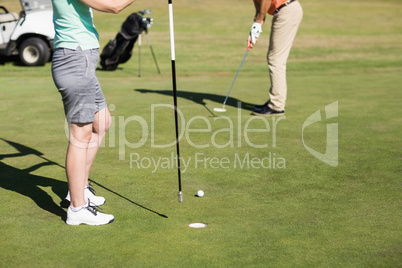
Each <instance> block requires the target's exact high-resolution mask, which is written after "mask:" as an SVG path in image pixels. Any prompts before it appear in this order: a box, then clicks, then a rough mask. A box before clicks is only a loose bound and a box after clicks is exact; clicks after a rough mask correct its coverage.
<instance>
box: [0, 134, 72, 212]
mask: <svg viewBox="0 0 402 268" xmlns="http://www.w3.org/2000/svg"><path fill="white" fill-rule="evenodd" d="M1 140H3V141H5V142H7V143H8V144H9V145H10V146H12V147H14V148H15V149H16V150H17V151H18V153H13V154H0V174H1V179H0V186H1V187H2V188H4V189H7V190H9V191H13V192H16V193H19V194H21V195H24V196H27V197H29V198H31V199H32V200H33V201H34V202H35V203H36V204H37V205H38V207H40V208H42V209H43V210H46V211H48V212H50V213H53V214H55V215H56V216H59V217H61V219H62V220H66V212H65V211H64V210H63V209H62V208H61V207H60V206H58V205H57V204H56V203H55V202H54V201H53V199H52V197H51V196H50V195H48V194H47V193H46V192H45V191H44V190H42V189H41V188H40V187H51V188H52V191H53V192H54V193H55V194H56V195H57V196H59V197H60V199H63V198H64V196H65V194H66V189H67V183H66V182H61V181H58V180H55V179H52V178H47V177H43V176H38V175H34V174H31V173H32V172H33V171H35V170H37V169H39V168H41V167H43V166H49V165H59V164H57V163H55V162H53V161H50V160H48V159H46V158H45V157H43V154H42V153H41V152H39V151H37V150H35V149H32V148H30V147H27V146H24V145H22V144H19V143H15V142H12V141H8V140H5V139H1ZM28 155H35V156H38V157H40V158H42V159H44V160H46V162H43V163H40V164H37V165H34V166H32V167H28V168H25V169H19V168H15V167H12V166H10V165H7V164H5V163H4V162H2V160H3V159H6V158H15V157H24V156H28ZM63 195H64V196H63Z"/></svg>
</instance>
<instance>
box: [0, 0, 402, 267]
mask: <svg viewBox="0 0 402 268" xmlns="http://www.w3.org/2000/svg"><path fill="white" fill-rule="evenodd" d="M16 2H17V1H14V0H13V1H11V0H5V1H3V0H2V1H1V4H0V5H4V6H6V7H7V8H8V9H9V10H11V11H15V12H18V11H19V6H18V4H16ZM300 2H301V5H302V7H303V11H304V17H303V21H302V23H301V26H300V29H299V31H298V34H297V36H296V39H295V42H294V45H293V48H292V50H291V53H290V57H289V60H288V65H287V82H288V99H287V105H286V113H285V116H278V117H273V118H270V117H255V116H252V115H251V114H250V113H251V111H252V108H253V106H254V105H255V104H262V103H264V102H265V101H266V100H267V98H268V89H269V86H270V82H269V76H268V67H267V64H266V53H267V47H268V42H269V32H270V24H271V22H270V19H271V18H269V17H268V18H267V21H266V23H265V25H264V26H263V32H262V34H261V37H260V39H259V41H258V43H257V45H256V46H255V47H254V48H253V49H252V50H250V52H249V53H248V55H247V58H246V59H245V61H244V64H243V66H242V68H241V71H240V72H239V75H238V77H237V79H236V82H235V84H234V86H233V89H232V91H231V93H230V96H229V98H228V101H227V103H226V107H225V108H226V112H223V113H219V112H216V111H214V108H221V107H222V103H223V101H224V100H225V97H226V94H227V93H228V90H229V88H230V86H231V83H232V81H233V78H234V77H235V74H236V72H237V71H238V68H239V65H240V63H241V62H242V59H243V57H244V55H245V54H244V53H246V50H247V42H246V39H247V35H248V32H249V31H250V26H251V24H252V21H253V16H254V7H253V3H252V1H251V0H248V1H242V0H234V1H229V0H219V1H212V0H203V1H201V0H193V1H188V0H174V1H173V12H174V26H175V28H174V30H175V46H176V60H175V61H176V75H177V91H178V92H177V97H178V100H177V102H178V112H179V134H180V156H181V179H182V191H183V193H184V199H183V202H182V203H179V202H178V197H177V193H178V174H177V173H178V169H177V158H176V146H175V121H174V108H173V93H172V74H171V59H170V39H169V20H168V1H166V2H165V1H136V2H135V3H134V4H133V5H132V6H131V7H129V8H128V9H126V10H124V11H123V12H122V13H120V14H118V15H112V14H106V13H100V12H96V11H95V12H94V21H95V25H96V27H97V29H98V31H99V33H100V45H101V49H102V48H103V47H104V46H105V45H106V44H107V42H108V41H109V40H110V39H112V38H114V37H115V35H116V34H117V32H118V31H119V29H120V26H121V24H122V23H123V21H124V20H125V19H126V17H127V16H128V15H130V14H131V13H132V12H136V11H138V10H143V9H146V8H149V9H151V10H152V14H150V15H149V16H151V17H152V18H153V19H154V24H153V25H152V27H151V28H150V29H149V33H148V36H149V38H150V40H151V41H152V47H153V50H154V52H155V56H156V59H157V61H158V65H159V67H160V71H161V73H160V74H158V73H157V68H156V66H155V62H154V59H153V57H152V54H151V50H150V48H149V45H148V43H147V40H146V39H145V38H143V40H142V46H141V77H139V75H138V74H139V51H138V43H136V44H135V46H134V50H133V55H132V57H131V59H130V60H129V61H128V62H127V63H125V64H121V65H119V67H118V69H117V70H116V71H112V72H106V71H101V70H99V71H98V72H97V75H98V78H99V80H100V83H101V86H102V90H103V92H104V94H105V97H106V100H107V102H108V106H109V109H110V111H111V114H112V119H113V123H112V126H111V128H110V130H109V132H108V134H107V135H106V138H105V141H104V143H103V145H102V148H101V149H100V151H99V153H98V155H97V158H96V160H95V163H94V165H93V169H92V171H91V174H90V180H91V181H92V186H93V187H94V189H95V190H96V193H97V195H100V196H103V197H105V198H106V204H105V205H103V206H102V210H103V212H105V213H110V214H113V215H114V216H115V220H114V222H113V223H111V224H108V225H104V226H87V225H80V226H69V225H67V224H66V223H65V218H66V208H63V207H61V206H60V202H61V201H62V200H63V199H64V197H65V195H66V193H67V181H66V176H65V168H64V166H65V163H64V161H65V151H66V147H67V144H68V140H67V137H66V134H65V131H66V130H65V122H64V113H63V105H62V101H61V97H60V94H59V93H58V91H57V89H56V87H55V85H54V83H53V80H52V76H51V63H47V64H46V65H45V66H43V67H23V66H19V65H18V64H16V63H15V62H13V61H9V60H7V61H4V62H3V61H1V62H0V115H1V120H0V204H1V206H0V213H1V217H0V232H1V241H0V248H1V250H0V267H400V266H401V263H402V257H401V256H402V236H401V234H402V228H401V227H402V226H401V218H402V213H401V211H402V210H401V208H402V207H401V197H402V195H401V190H402V189H401V173H402V116H401V115H402V105H401V100H402V90H401V87H402V75H401V74H402V21H401V18H400V13H401V12H400V11H401V10H402V2H401V1H400V0H385V1H380V2H379V1H372V0H369V1H363V0H356V1H353V2H351V1H346V0H340V1H322V0H321V1H319V0H311V1H303V0H300ZM199 190H202V191H203V193H204V196H202V197H199V196H197V192H198V191H199ZM191 223H205V224H206V227H204V228H191V227H190V226H189V225H190V224H191ZM196 226H198V225H196Z"/></svg>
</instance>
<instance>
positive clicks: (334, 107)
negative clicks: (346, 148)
mask: <svg viewBox="0 0 402 268" xmlns="http://www.w3.org/2000/svg"><path fill="white" fill-rule="evenodd" d="M334 117H338V101H335V102H333V103H331V104H328V105H327V106H325V119H326V120H328V119H330V118H334ZM321 120H322V119H321V113H320V110H318V111H316V112H315V113H313V114H312V115H310V116H309V117H308V118H307V120H306V121H305V122H304V124H303V128H302V141H303V145H304V148H306V149H307V151H309V153H310V154H312V155H313V156H315V157H316V158H318V159H319V160H321V161H322V162H324V163H326V164H328V165H330V166H333V167H336V166H338V123H330V124H327V140H326V143H327V144H326V148H325V153H324V154H323V153H320V152H317V151H316V150H314V149H312V148H311V147H309V146H308V145H307V144H306V143H305V142H304V129H305V128H306V127H308V126H310V125H312V124H314V123H316V122H320V121H321Z"/></svg>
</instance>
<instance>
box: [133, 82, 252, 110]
mask: <svg viewBox="0 0 402 268" xmlns="http://www.w3.org/2000/svg"><path fill="white" fill-rule="evenodd" d="M135 91H138V92H140V93H153V94H161V95H165V96H173V91H172V90H152V89H135ZM177 97H180V98H184V99H188V100H191V101H193V102H195V103H197V104H200V105H202V106H204V107H205V109H207V110H208V112H210V113H211V114H212V115H213V116H215V114H214V113H213V112H212V111H211V110H210V109H208V107H207V106H206V102H205V100H210V101H213V102H216V103H219V105H218V106H217V107H219V108H221V107H222V104H223V102H224V100H225V98H226V96H222V95H217V94H211V93H202V92H191V91H182V90H178V91H177ZM239 103H240V107H239ZM226 106H231V107H235V108H241V109H244V110H249V111H252V110H253V109H254V104H251V103H247V102H241V101H240V100H238V99H236V98H232V97H230V95H229V97H228V99H227V101H226Z"/></svg>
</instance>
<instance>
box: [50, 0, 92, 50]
mask: <svg viewBox="0 0 402 268" xmlns="http://www.w3.org/2000/svg"><path fill="white" fill-rule="evenodd" d="M52 3H53V24H54V30H55V32H56V35H55V37H54V47H55V48H59V47H63V48H69V49H76V48H77V47H78V46H80V47H81V49H82V50H88V49H93V48H99V34H98V31H97V30H96V28H95V25H94V23H93V14H92V9H91V8H90V7H88V6H87V5H85V4H84V3H82V2H81V1H80V0H52Z"/></svg>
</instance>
